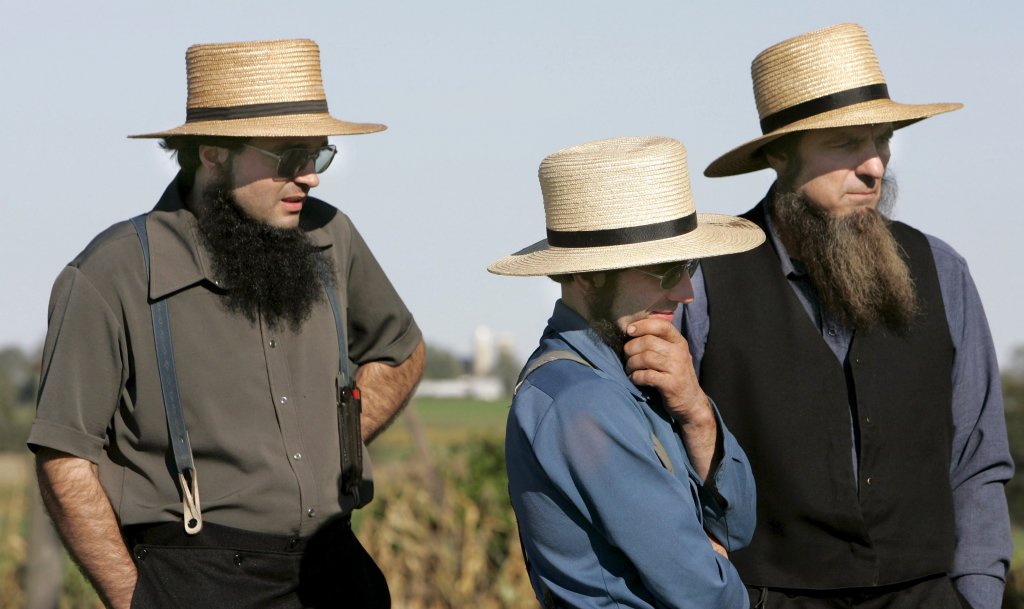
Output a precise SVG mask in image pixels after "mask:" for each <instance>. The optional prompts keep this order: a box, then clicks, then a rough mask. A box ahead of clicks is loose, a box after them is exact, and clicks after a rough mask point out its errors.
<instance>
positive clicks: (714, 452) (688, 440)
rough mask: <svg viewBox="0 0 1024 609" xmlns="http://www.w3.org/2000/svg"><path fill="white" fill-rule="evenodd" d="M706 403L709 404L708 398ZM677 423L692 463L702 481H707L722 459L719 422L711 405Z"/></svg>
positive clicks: (680, 418)
mask: <svg viewBox="0 0 1024 609" xmlns="http://www.w3.org/2000/svg"><path fill="white" fill-rule="evenodd" d="M704 401H705V402H707V398H706V397H705V398H704ZM676 421H677V422H678V423H679V435H680V437H681V438H682V440H683V446H684V447H686V454H687V456H688V457H689V458H690V463H692V464H693V468H694V470H696V472H697V475H698V476H700V479H701V480H705V481H706V480H707V479H708V476H709V475H710V474H711V472H712V471H714V469H715V467H716V466H717V465H718V462H719V461H721V458H722V455H721V452H722V451H721V446H720V444H721V443H720V442H719V434H718V421H717V420H716V418H715V414H714V412H713V411H712V410H711V405H710V403H708V404H707V405H706V407H705V408H703V409H700V410H699V411H698V412H696V413H693V414H691V415H690V416H689V417H687V418H686V419H685V420H684V419H682V417H677V418H676Z"/></svg>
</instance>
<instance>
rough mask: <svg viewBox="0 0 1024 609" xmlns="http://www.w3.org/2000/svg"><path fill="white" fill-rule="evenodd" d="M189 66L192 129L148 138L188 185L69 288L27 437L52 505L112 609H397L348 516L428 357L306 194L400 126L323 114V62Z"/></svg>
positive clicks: (362, 260)
mask: <svg viewBox="0 0 1024 609" xmlns="http://www.w3.org/2000/svg"><path fill="white" fill-rule="evenodd" d="M186 59H187V68H188V74H189V97H188V112H187V120H186V122H185V124H184V125H182V126H180V127H177V128H175V129H170V130H168V131H162V132H158V133H149V134H145V135H141V136H134V137H146V138H160V139H162V140H163V141H162V145H163V146H164V147H165V148H166V149H168V150H170V151H173V153H174V154H175V157H176V159H177V161H178V164H179V165H180V167H181V171H180V172H179V174H178V176H177V177H176V178H175V179H174V181H173V182H172V183H171V184H170V185H169V186H168V187H167V189H166V191H165V192H164V194H163V196H162V197H161V198H160V200H159V202H158V203H157V205H156V207H155V208H154V209H153V210H152V211H151V212H150V213H148V214H146V215H144V216H140V217H138V218H133V219H132V221H131V222H122V223H119V224H116V225H114V226H113V227H111V228H110V229H108V230H107V231H105V232H103V233H102V234H101V235H99V236H98V237H97V238H96V239H95V240H94V241H93V242H92V243H91V244H90V245H89V246H88V248H86V250H85V251H84V252H83V253H82V254H80V255H79V256H78V257H77V258H76V259H75V260H74V261H73V262H72V263H71V264H70V265H69V266H68V267H67V268H66V269H65V270H64V271H63V272H62V273H61V275H60V277H58V279H57V282H56V284H55V286H54V290H53V297H52V300H51V306H50V325H49V333H48V336H47V340H46V345H45V353H44V358H43V361H44V363H43V371H42V380H41V387H40V392H39V402H38V408H37V415H36V420H35V422H34V424H33V428H32V432H31V435H30V437H29V445H30V447H31V448H32V449H33V450H34V451H36V453H37V464H38V467H37V469H38V474H39V482H40V487H41V490H42V493H43V497H44V500H45V502H46V505H47V507H48V509H49V511H50V513H51V515H52V516H53V519H54V521H55V523H56V525H57V528H58V530H59V532H60V533H61V536H62V538H63V540H64V542H65V545H66V546H67V548H68V550H69V551H70V553H71V555H72V556H73V557H74V559H75V560H76V561H77V562H78V564H79V565H80V566H81V567H82V569H83V571H84V572H85V574H86V575H87V576H88V577H89V579H90V581H91V582H92V583H93V585H94V587H95V588H96V590H97V592H98V593H99V595H100V597H101V598H102V600H103V602H104V603H105V604H106V605H107V606H109V607H117V608H127V607H129V606H132V607H227V606H230V607H252V608H257V607H259V608H267V607H271V608H277V607H281V608H284V607H288V608H291V607H336V606H358V607H387V606H389V604H390V598H389V594H388V590H387V584H386V582H385V581H384V578H383V575H382V574H381V572H380V570H379V569H378V568H377V566H376V565H375V564H374V562H373V560H372V558H370V557H369V555H368V554H367V553H366V551H365V550H364V549H363V548H362V546H361V545H360V544H359V542H358V540H357V539H356V538H355V536H354V535H353V534H352V531H351V527H350V515H351V512H352V510H353V509H356V508H358V507H361V506H362V505H365V504H366V503H367V502H368V501H369V500H370V498H371V497H372V478H371V476H370V472H369V463H368V461H364V460H362V456H363V448H364V447H363V445H362V444H363V442H364V441H365V442H368V441H370V440H371V439H372V438H373V437H375V436H376V435H377V434H379V433H380V432H381V431H382V430H383V429H384V428H385V427H386V426H387V425H388V423H389V422H390V421H391V420H392V419H393V418H394V417H395V416H396V414H397V413H398V412H399V410H400V409H401V408H402V407H403V406H404V404H405V403H406V402H407V400H408V398H409V396H410V394H411V392H412V389H413V387H414V386H415V384H416V382H417V381H418V379H419V377H420V375H421V372H422V368H423V353H424V347H423V343H422V340H421V335H420V331H419V329H418V328H417V326H416V323H415V322H414V321H413V318H412V316H411V314H410V313H409V311H408V310H407V309H406V307H405V305H404V304H403V303H402V301H401V299H400V298H399V297H398V295H397V293H396V292H395V290H394V288H393V287H392V286H391V284H390V282H389V281H388V279H387V277H386V276H385V274H384V273H383V271H382V270H381V268H380V266H379V265H378V264H377V262H376V261H375V260H374V257H373V255H372V254H371V252H370V250H369V248H368V247H367V245H366V244H365V243H364V242H363V240H362V238H361V237H360V235H359V233H358V232H357V231H356V229H355V227H354V226H353V225H352V223H351V221H350V220H349V219H348V217H346V216H345V214H343V213H342V212H340V211H339V210H337V209H336V208H334V207H332V206H330V205H328V204H327V203H325V202H323V201H320V200H318V199H315V198H313V197H311V196H310V190H311V189H313V188H315V187H316V186H317V185H318V184H319V183H320V174H321V173H322V172H323V171H324V170H326V169H327V168H328V166H329V165H330V164H331V161H332V160H333V158H334V156H335V154H336V148H335V147H334V146H333V145H330V144H329V143H328V140H327V138H328V136H331V135H350V134H358V133H371V132H374V131H380V130H382V129H384V126H383V125H377V124H367V123H352V122H346V121H341V120H338V119H336V118H334V117H332V116H331V115H330V114H328V112H327V103H326V100H325V98H324V92H323V86H322V84H321V80H320V63H319V49H318V47H317V46H316V44H315V43H313V42H312V41H308V40H280V41H272V42H246V43H228V44H209V45H195V46H193V47H191V48H190V49H189V51H188V53H187V56H186ZM350 360H351V361H352V362H355V363H356V364H358V366H359V369H358V372H356V373H355V374H354V375H353V374H351V373H350V371H349V361H350ZM360 397H361V409H360Z"/></svg>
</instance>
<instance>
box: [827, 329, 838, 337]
mask: <svg viewBox="0 0 1024 609" xmlns="http://www.w3.org/2000/svg"><path fill="white" fill-rule="evenodd" d="M828 335H829V336H835V335H836V329H835V328H829V329H828Z"/></svg>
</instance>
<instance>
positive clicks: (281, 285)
mask: <svg viewBox="0 0 1024 609" xmlns="http://www.w3.org/2000/svg"><path fill="white" fill-rule="evenodd" d="M232 182H233V179H232V176H231V175H230V174H228V175H224V176H221V178H220V179H219V180H218V181H216V182H215V183H211V184H210V185H209V186H207V187H206V188H205V189H204V190H203V193H202V204H201V206H200V209H199V210H197V213H196V219H197V221H198V225H199V235H200V237H201V238H202V241H203V245H205V246H206V248H207V250H209V252H210V256H211V259H212V264H213V273H214V276H215V277H217V278H218V279H219V280H220V281H222V282H223V284H224V287H225V289H226V290H227V293H226V295H225V302H226V304H227V307H228V308H229V309H230V310H231V311H234V312H236V313H241V314H242V315H244V316H245V317H246V318H247V319H248V320H249V321H251V322H254V323H255V322H256V321H257V319H258V318H259V317H260V316H262V317H263V319H264V320H265V321H266V323H267V325H268V326H269V327H271V328H273V329H279V328H281V327H282V324H284V323H287V324H288V325H289V326H290V327H291V329H292V330H295V331H297V330H298V329H299V327H300V326H301V325H302V322H304V321H305V320H306V319H307V318H308V317H309V314H310V312H311V311H312V310H313V305H314V304H316V303H317V301H319V300H320V299H321V298H323V297H324V295H325V294H324V284H323V280H322V279H321V276H320V270H319V267H320V265H326V268H325V270H326V271H327V272H328V276H329V275H330V273H331V270H332V269H331V263H330V260H329V259H328V258H327V257H325V256H322V255H321V254H320V251H319V249H318V248H317V247H316V246H314V245H313V244H312V243H310V242H309V240H308V239H307V238H306V234H305V233H304V232H303V231H302V230H301V229H298V228H293V229H281V228H276V227H273V226H270V225H268V224H264V223H262V222H259V221H257V220H254V219H252V218H251V217H249V216H248V215H247V214H246V213H245V212H244V211H242V209H241V208H240V207H239V206H238V204H237V203H236V202H235V200H234V196H233V195H232V192H231V187H232Z"/></svg>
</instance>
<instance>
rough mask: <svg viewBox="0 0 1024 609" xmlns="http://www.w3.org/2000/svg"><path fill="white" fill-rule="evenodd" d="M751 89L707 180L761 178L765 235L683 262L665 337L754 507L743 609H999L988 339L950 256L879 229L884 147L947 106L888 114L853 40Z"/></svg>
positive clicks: (775, 64)
mask: <svg viewBox="0 0 1024 609" xmlns="http://www.w3.org/2000/svg"><path fill="white" fill-rule="evenodd" d="M751 73H752V75H753V78H754V94H755V98H756V100H757V107H758V113H759V115H760V120H761V129H762V132H763V135H762V136H760V137H758V138H756V139H754V140H752V141H750V142H747V143H746V144H743V145H742V146H739V147H737V148H735V149H733V150H732V151H730V152H728V153H726V154H725V155H723V156H722V157H720V158H719V159H717V160H716V161H714V162H713V163H712V164H711V165H710V166H709V167H708V169H707V170H706V171H705V174H706V175H708V176H712V177H715V176H727V175H736V174H741V173H746V172H750V171H755V170H759V169H764V168H768V167H770V168H771V169H773V170H774V171H775V172H776V174H777V180H776V182H775V184H774V185H773V186H772V189H771V190H770V191H769V193H768V195H767V196H766V197H765V199H764V200H763V201H762V202H761V203H760V204H758V205H757V206H756V207H755V208H754V209H752V210H751V211H750V212H748V213H747V214H745V216H744V217H747V218H749V219H751V220H752V221H754V222H756V223H757V224H758V225H760V226H761V227H762V228H764V229H765V232H766V233H768V235H769V239H768V240H767V241H766V243H765V244H764V245H762V246H761V247H759V248H757V249H755V250H752V251H750V252H748V253H744V254H743V255H741V256H734V257H730V258H728V259H716V260H709V261H707V262H706V263H704V264H702V268H701V270H700V272H699V273H698V274H697V276H696V277H695V278H694V282H693V284H694V293H695V296H694V300H693V302H692V303H690V304H688V305H687V307H686V310H685V313H684V315H683V328H684V332H685V334H686V336H687V338H688V339H689V346H690V349H691V352H692V355H693V360H694V363H695V366H696V368H697V370H698V371H699V374H700V380H701V384H702V386H703V387H704V388H705V389H706V390H707V392H708V394H709V395H711V396H713V397H714V398H715V400H716V403H717V405H718V407H719V409H720V411H721V415H722V418H723V420H724V421H725V422H726V423H727V424H728V425H729V427H730V429H731V430H732V431H733V432H734V433H735V434H736V437H737V438H738V439H739V441H740V443H741V444H742V445H743V448H744V449H745V450H746V451H747V453H748V454H749V455H750V460H751V466H752V468H753V472H754V476H755V479H756V480H757V484H758V488H759V490H760V491H761V492H760V493H759V496H758V524H757V531H756V533H755V535H754V537H753V540H752V542H751V544H750V546H749V547H748V548H746V549H744V550H742V551H740V552H737V553H735V554H733V555H732V558H733V560H734V561H735V563H736V566H737V569H738V570H739V572H740V574H741V575H742V577H743V580H744V582H745V583H746V584H747V585H748V586H749V587H750V594H751V599H752V604H753V605H754V606H755V607H771V608H773V609H775V608H781V609H785V608H796V607H799V608H810V609H813V608H819V607H820V608H825V607H849V608H863V609H866V608H868V607H871V608H889V609H903V608H905V609H916V608H919V607H927V608H929V609H942V608H960V607H973V608H974V609H996V608H997V607H999V606H1000V604H1001V597H1002V591H1003V585H1004V579H1005V575H1006V569H1007V567H1008V564H1009V557H1010V553H1011V545H1010V534H1009V533H1010V532H1009V521H1008V517H1007V507H1006V498H1005V493H1004V484H1005V483H1006V481H1007V480H1008V479H1009V478H1010V476H1011V475H1012V473H1013V464H1012V462H1011V460H1010V456H1009V451H1008V448H1007V439H1006V429H1005V422H1004V419H1003V405H1002V398H1001V396H1000V387H999V370H998V366H997V363H996V358H995V353H994V349H993V347H992V338H991V336H990V333H989V329H988V324H987V322H986V321H985V314H984V311H983V309H982V306H981V300H980V298H979V296H978V293H977V290H976V289H975V286H974V283H973V281H972V280H971V277H970V273H969V272H968V270H967V265H966V263H965V262H964V260H963V258H961V257H960V256H959V255H958V254H957V253H956V252H955V251H954V250H953V249H952V248H951V247H950V246H949V245H947V244H945V243H944V242H942V241H940V240H938V239H936V238H934V237H931V236H929V235H924V234H923V233H921V232H919V231H917V230H915V229H913V228H911V227H909V226H907V225H905V224H903V223H900V222H894V221H891V220H889V218H888V216H887V214H888V212H889V211H890V209H891V207H892V203H893V198H894V194H895V189H894V183H893V181H892V178H891V176H889V175H887V174H886V167H887V165H888V162H889V158H890V149H889V140H890V138H891V137H892V134H893V131H894V130H895V129H899V128H902V127H905V126H907V125H910V124H912V123H914V122H917V121H919V120H922V119H925V118H928V117H930V116H933V115H936V114H939V113H943V112H949V111H952V110H956V109H958V108H960V106H961V105H960V104H921V105H907V104H900V103H896V102H894V101H892V100H891V99H889V96H888V90H887V86H886V83H885V79H884V78H883V76H882V72H881V69H880V68H879V65H878V60H877V59H876V58H875V55H874V51H873V50H872V48H871V44H870V42H869V41H868V38H867V34H866V33H865V32H864V30H863V29H861V28H860V27H859V26H857V25H853V24H844V25H839V26H834V27H831V28H826V29H823V30H818V31H815V32H811V33H809V34H804V35H802V36H797V37H795V38H791V39H789V40H786V41H783V42H781V43H779V44H777V45H774V46H772V47H770V48H768V49H767V50H765V51H763V52H762V53H760V54H759V55H758V56H757V58H755V59H754V62H753V65H752V68H751ZM755 296H756V300H755Z"/></svg>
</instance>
